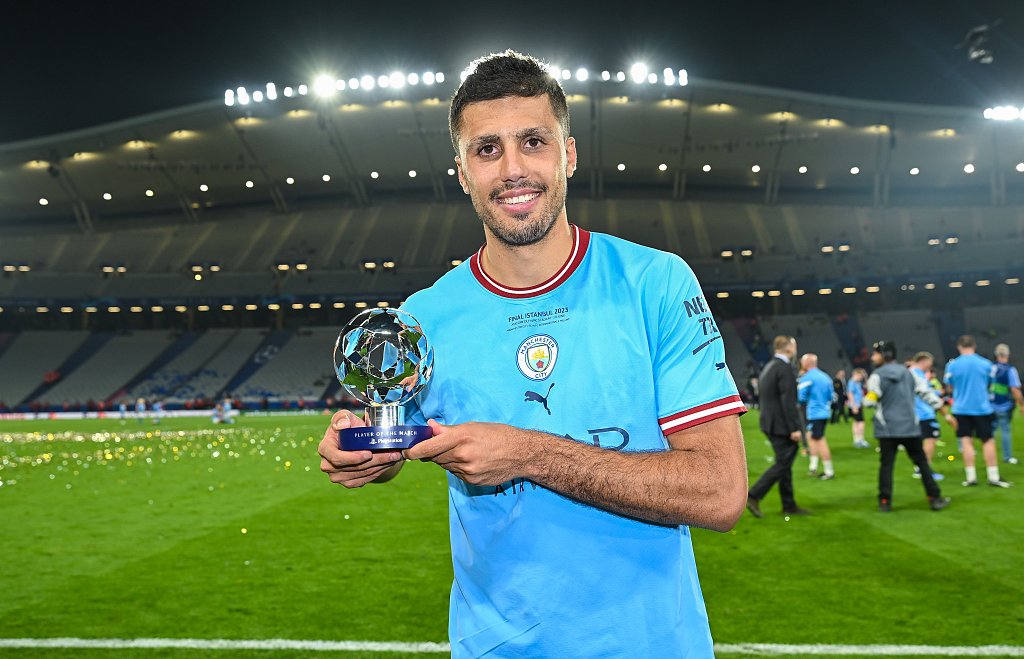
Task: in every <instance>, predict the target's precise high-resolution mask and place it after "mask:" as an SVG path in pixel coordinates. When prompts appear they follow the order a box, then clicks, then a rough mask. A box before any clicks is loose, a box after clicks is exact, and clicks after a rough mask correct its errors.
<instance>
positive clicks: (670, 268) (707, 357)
mask: <svg viewBox="0 0 1024 659" xmlns="http://www.w3.org/2000/svg"><path fill="white" fill-rule="evenodd" d="M664 259H665V260H664V262H663V263H662V262H660V261H659V262H658V263H656V264H653V265H652V266H651V268H649V270H648V272H647V276H646V277H645V283H644V297H643V299H644V303H645V314H646V315H647V318H648V341H649V343H650V345H651V348H652V352H653V355H652V357H653V363H654V390H655V396H656V398H657V400H656V403H657V410H658V423H659V425H660V426H661V429H662V432H664V433H665V434H666V435H669V434H672V433H674V432H677V431H679V430H684V429H686V428H691V427H693V426H696V425H700V424H701V423H705V422H707V421H711V420H713V419H718V418H720V417H724V416H729V415H732V414H743V413H744V412H746V411H747V408H746V406H745V405H744V404H743V401H742V400H741V399H740V396H739V393H738V392H737V390H736V383H735V381H734V380H733V378H732V374H731V373H730V372H729V368H728V367H727V366H726V362H725V347H724V345H723V340H722V335H721V333H720V332H719V331H718V325H717V322H716V321H715V318H714V316H713V315H712V313H711V309H710V307H709V306H708V303H707V300H706V299H705V298H704V293H703V292H702V291H701V289H700V284H699V283H698V282H697V277H696V276H695V275H694V274H693V271H692V270H690V267H689V266H688V265H687V264H686V262H684V261H683V260H682V259H680V258H679V257H673V256H669V255H665V257H664Z"/></svg>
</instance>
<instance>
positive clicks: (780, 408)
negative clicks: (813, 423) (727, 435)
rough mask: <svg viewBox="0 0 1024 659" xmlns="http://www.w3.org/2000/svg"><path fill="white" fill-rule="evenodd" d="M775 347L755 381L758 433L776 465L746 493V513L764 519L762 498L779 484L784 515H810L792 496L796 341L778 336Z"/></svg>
mask: <svg viewBox="0 0 1024 659" xmlns="http://www.w3.org/2000/svg"><path fill="white" fill-rule="evenodd" d="M774 347H775V356H774V357H772V359H771V360H770V361H769V362H768V363H767V364H766V365H765V367H764V369H763V370H762V371H761V375H760V377H759V378H758V381H759V382H760V388H761V431H762V432H763V433H764V434H765V435H767V436H768V441H769V442H771V445H772V450H773V451H774V452H775V463H774V464H772V466H771V467H769V468H768V469H767V471H765V472H764V473H763V474H762V475H761V478H759V479H758V481H757V482H756V483H754V486H753V487H751V488H750V492H749V493H748V494H747V510H749V511H750V514H751V515H753V516H754V517H758V518H760V517H764V513H762V512H761V505H760V502H761V499H763V498H764V496H765V495H766V494H768V491H769V490H771V489H772V486H773V485H775V484H776V483H778V484H779V496H781V497H782V512H783V513H784V514H788V515H808V514H810V512H809V511H808V510H806V509H804V508H801V507H800V506H798V505H796V498H795V497H794V495H793V460H795V459H796V453H797V448H798V447H799V446H800V439H801V437H802V435H803V433H801V432H800V425H801V423H802V422H801V419H800V411H799V407H798V405H797V397H796V376H795V375H794V374H793V365H792V363H793V358H794V357H796V339H794V338H793V337H791V336H777V337H775V343H774Z"/></svg>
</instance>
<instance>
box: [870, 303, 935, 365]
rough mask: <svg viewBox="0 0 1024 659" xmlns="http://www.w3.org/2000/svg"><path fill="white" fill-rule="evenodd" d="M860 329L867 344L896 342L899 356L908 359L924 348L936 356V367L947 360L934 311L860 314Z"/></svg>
mask: <svg viewBox="0 0 1024 659" xmlns="http://www.w3.org/2000/svg"><path fill="white" fill-rule="evenodd" d="M859 320H860V326H861V330H862V331H863V333H864V337H865V340H866V341H867V344H868V345H871V344H872V343H874V342H875V341H879V340H887V341H895V342H896V355H897V357H898V358H899V359H908V358H910V357H912V356H913V355H914V353H917V352H920V351H922V350H924V351H926V352H930V353H932V354H933V355H935V361H936V366H937V367H941V365H942V364H943V363H944V361H945V351H944V349H943V347H942V344H941V343H940V342H939V331H938V327H937V325H936V322H935V317H934V315H933V314H932V312H930V311H927V310H917V309H906V310H892V311H886V312H868V313H864V314H861V316H860V318H859Z"/></svg>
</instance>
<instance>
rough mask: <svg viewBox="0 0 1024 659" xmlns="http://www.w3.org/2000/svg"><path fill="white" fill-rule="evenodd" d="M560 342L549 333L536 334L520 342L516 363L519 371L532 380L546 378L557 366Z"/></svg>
mask: <svg viewBox="0 0 1024 659" xmlns="http://www.w3.org/2000/svg"><path fill="white" fill-rule="evenodd" d="M557 359H558V342H557V341H555V340H554V339H553V338H551V337H550V336H548V335H547V334H535V335H533V336H531V337H530V338H528V339H526V340H525V341H523V342H522V343H520V344H519V349H518V350H517V351H516V363H517V364H518V365H519V371H520V372H521V373H522V374H523V375H525V376H526V377H528V378H529V379H531V380H545V379H547V377H548V376H549V375H551V371H553V370H554V368H555V361H556V360H557Z"/></svg>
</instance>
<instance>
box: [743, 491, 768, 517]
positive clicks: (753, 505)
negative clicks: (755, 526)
mask: <svg viewBox="0 0 1024 659" xmlns="http://www.w3.org/2000/svg"><path fill="white" fill-rule="evenodd" d="M747 510H749V511H750V514H751V515H753V516H754V517H756V518H758V519H761V518H762V517H764V513H762V512H761V506H759V505H757V499H755V498H754V497H750V496H748V497H747Z"/></svg>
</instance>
